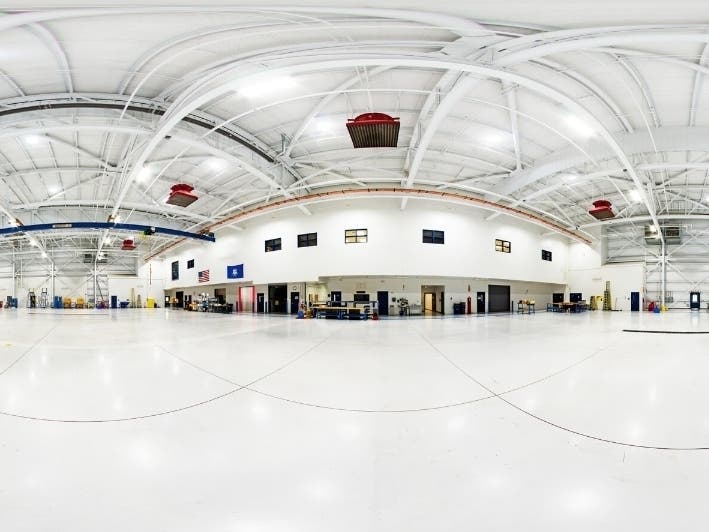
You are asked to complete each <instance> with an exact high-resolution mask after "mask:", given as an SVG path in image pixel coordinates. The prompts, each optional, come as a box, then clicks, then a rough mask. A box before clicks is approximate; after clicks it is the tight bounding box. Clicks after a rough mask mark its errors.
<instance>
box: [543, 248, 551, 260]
mask: <svg viewBox="0 0 709 532" xmlns="http://www.w3.org/2000/svg"><path fill="white" fill-rule="evenodd" d="M542 260H548V261H549V262H551V251H547V250H546V249H543V250H542Z"/></svg>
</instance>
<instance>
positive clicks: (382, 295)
mask: <svg viewBox="0 0 709 532" xmlns="http://www.w3.org/2000/svg"><path fill="white" fill-rule="evenodd" d="M377 306H378V307H379V315H380V316H388V315H389V292H386V291H385V292H377Z"/></svg>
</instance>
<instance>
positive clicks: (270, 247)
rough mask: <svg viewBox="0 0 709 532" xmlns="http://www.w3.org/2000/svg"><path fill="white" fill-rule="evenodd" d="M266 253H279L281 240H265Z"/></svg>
mask: <svg viewBox="0 0 709 532" xmlns="http://www.w3.org/2000/svg"><path fill="white" fill-rule="evenodd" d="M265 248H266V253H268V252H269V251H280V250H281V239H280V238H272V239H271V240H266V242H265Z"/></svg>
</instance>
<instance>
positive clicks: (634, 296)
mask: <svg viewBox="0 0 709 532" xmlns="http://www.w3.org/2000/svg"><path fill="white" fill-rule="evenodd" d="M630 310H631V312H639V311H640V292H630Z"/></svg>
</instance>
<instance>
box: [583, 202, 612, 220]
mask: <svg viewBox="0 0 709 532" xmlns="http://www.w3.org/2000/svg"><path fill="white" fill-rule="evenodd" d="M588 214H590V215H591V216H593V217H594V218H595V219H596V220H607V219H609V218H615V214H614V213H613V209H611V202H610V201H608V200H596V201H594V202H593V209H591V210H590V211H588Z"/></svg>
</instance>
